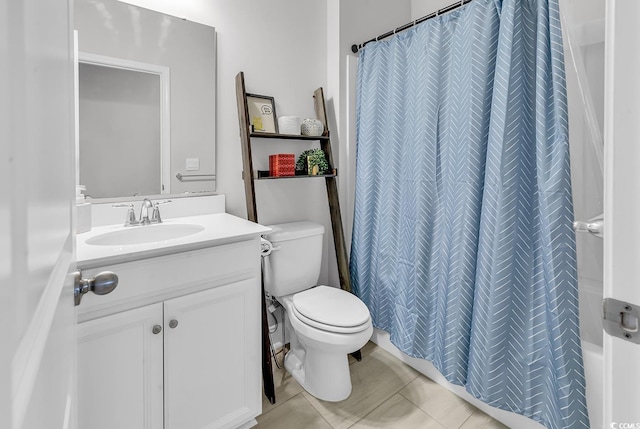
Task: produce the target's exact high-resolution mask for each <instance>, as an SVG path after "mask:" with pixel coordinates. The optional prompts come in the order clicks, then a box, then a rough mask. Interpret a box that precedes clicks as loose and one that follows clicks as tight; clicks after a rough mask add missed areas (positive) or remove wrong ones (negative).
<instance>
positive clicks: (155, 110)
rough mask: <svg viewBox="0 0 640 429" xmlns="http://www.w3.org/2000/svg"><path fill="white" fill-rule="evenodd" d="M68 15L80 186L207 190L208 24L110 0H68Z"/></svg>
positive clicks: (108, 191)
mask: <svg viewBox="0 0 640 429" xmlns="http://www.w3.org/2000/svg"><path fill="white" fill-rule="evenodd" d="M74 15H75V17H74V19H75V28H76V30H78V50H79V51H80V53H79V62H80V64H79V70H78V74H79V76H78V82H79V83H78V86H79V134H80V139H79V150H78V152H79V182H80V184H82V185H85V186H86V187H87V191H86V192H87V194H88V195H90V196H91V197H92V198H109V199H112V198H120V197H131V196H134V195H135V196H139V195H144V196H148V195H156V194H173V195H176V194H183V193H185V192H203V191H214V190H215V95H216V91H215V82H216V76H215V62H216V58H215V54H216V46H215V30H214V28H212V27H209V26H206V25H202V24H197V23H193V22H188V21H186V20H183V19H179V18H175V17H172V16H168V15H165V14H161V13H158V12H155V11H150V10H148V9H144V8H140V7H138V6H134V5H130V4H127V3H123V2H119V1H117V0H76V1H75V2H74ZM176 176H181V177H182V179H178V178H177V177H176Z"/></svg>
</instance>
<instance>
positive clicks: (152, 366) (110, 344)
mask: <svg viewBox="0 0 640 429" xmlns="http://www.w3.org/2000/svg"><path fill="white" fill-rule="evenodd" d="M155 325H158V326H161V325H162V303H158V304H153V305H149V306H146V307H142V308H138V309H135V310H130V311H126V312H123V313H118V314H114V315H111V316H106V317H101V318H98V319H95V320H90V321H87V322H84V323H80V324H79V325H78V419H79V422H78V427H79V428H86V429H89V428H91V429H116V428H141V429H142V428H145V429H147V428H148V429H158V428H162V419H163V413H162V405H163V404H162V389H163V386H162V381H163V380H162V352H163V350H162V343H163V341H162V336H163V335H162V331H160V332H159V333H157V334H154V333H153V328H154V326H155Z"/></svg>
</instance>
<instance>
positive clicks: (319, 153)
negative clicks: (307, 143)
mask: <svg viewBox="0 0 640 429" xmlns="http://www.w3.org/2000/svg"><path fill="white" fill-rule="evenodd" d="M296 170H298V171H299V172H300V171H301V172H302V174H305V173H306V174H308V175H310V176H315V175H318V174H326V173H327V172H328V171H329V163H328V162H327V158H326V157H325V156H324V151H323V150H322V149H309V150H305V151H304V152H302V153H301V154H300V156H299V157H298V162H297V163H296Z"/></svg>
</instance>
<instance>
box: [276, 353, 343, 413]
mask: <svg viewBox="0 0 640 429" xmlns="http://www.w3.org/2000/svg"><path fill="white" fill-rule="evenodd" d="M292 346H293V344H292ZM284 366H285V368H286V369H287V371H288V372H289V373H290V374H291V375H292V376H293V378H295V379H296V381H297V382H298V383H300V385H301V386H302V387H303V388H304V389H305V390H306V391H307V392H309V393H310V394H312V395H313V396H315V397H316V398H318V399H321V400H323V401H329V402H339V401H344V400H345V399H347V398H348V397H349V395H350V394H351V373H350V372H349V359H348V357H347V355H346V354H336V353H335V352H334V353H326V352H323V351H321V350H310V352H306V351H305V350H302V349H300V348H295V349H294V348H292V349H291V350H290V351H289V353H287V355H286V356H285V358H284Z"/></svg>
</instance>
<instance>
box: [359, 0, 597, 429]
mask: <svg viewBox="0 0 640 429" xmlns="http://www.w3.org/2000/svg"><path fill="white" fill-rule="evenodd" d="M356 160H357V161H356V163H357V166H356V195H355V218H354V228H353V239H352V248H351V262H350V265H351V277H352V283H353V288H354V291H355V293H356V294H357V295H358V296H359V297H360V298H361V299H362V300H363V301H364V302H365V303H366V304H367V306H368V307H369V309H370V311H371V314H372V318H373V322H374V325H375V326H376V327H377V328H380V329H383V330H385V331H388V332H389V333H390V335H391V341H392V342H393V343H394V344H395V345H396V346H397V347H398V348H399V349H400V350H402V351H403V352H405V353H406V354H408V355H410V356H414V357H419V358H423V359H427V360H429V361H431V362H432V363H433V364H434V365H435V366H436V368H438V370H439V371H440V372H442V374H443V375H444V376H445V377H446V378H447V379H448V380H449V381H450V382H452V383H454V384H458V385H462V386H465V387H466V389H467V391H468V392H469V393H471V394H472V395H474V396H475V397H477V398H479V399H481V400H482V401H484V402H486V403H488V404H491V405H493V406H496V407H499V408H502V409H505V410H509V411H512V412H515V413H519V414H522V415H524V416H527V417H530V418H532V419H534V420H536V421H538V422H540V423H542V424H543V425H545V426H546V427H548V428H588V427H589V421H588V417H587V410H586V401H585V391H584V370H583V367H582V354H581V347H580V338H579V330H578V300H577V280H576V257H575V236H574V234H573V231H572V229H571V224H572V220H573V207H572V199H571V183H570V170H569V148H568V132H567V104H566V90H565V80H564V65H563V54H562V35H561V30H560V22H559V14H558V3H557V0H548V1H545V0H474V1H473V2H471V3H469V4H468V5H466V6H464V7H462V8H460V9H458V10H456V11H454V12H451V13H448V14H446V15H443V16H440V17H437V18H435V19H431V20H428V21H426V22H424V23H422V24H420V25H418V26H416V27H414V28H413V29H412V30H410V31H408V32H405V33H402V34H399V35H397V36H396V37H394V38H393V39H390V40H385V41H380V42H375V43H371V44H369V45H367V46H366V47H365V48H364V49H363V50H362V51H361V53H360V63H359V70H358V107H357V157H356Z"/></svg>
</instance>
